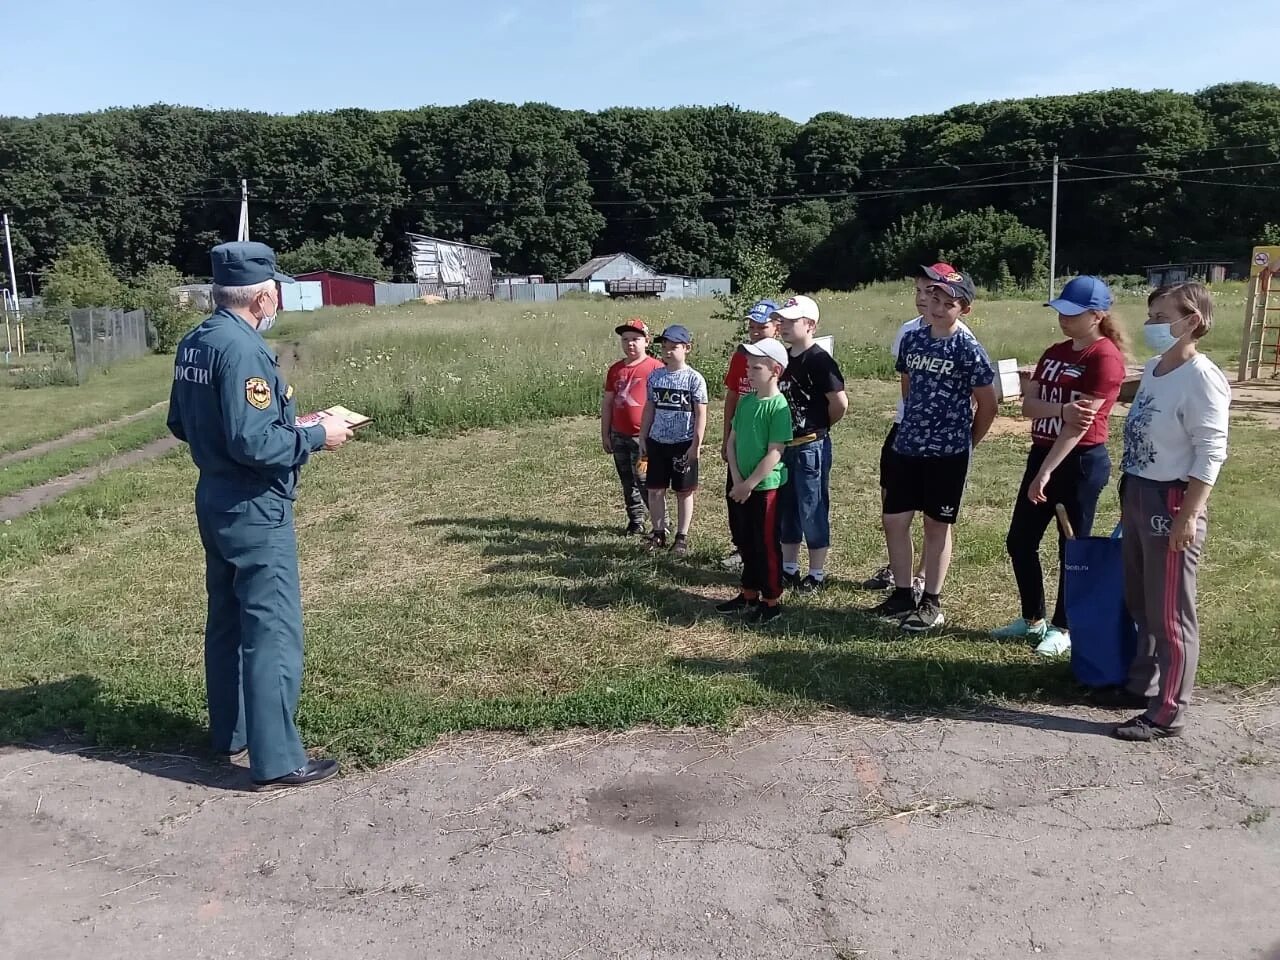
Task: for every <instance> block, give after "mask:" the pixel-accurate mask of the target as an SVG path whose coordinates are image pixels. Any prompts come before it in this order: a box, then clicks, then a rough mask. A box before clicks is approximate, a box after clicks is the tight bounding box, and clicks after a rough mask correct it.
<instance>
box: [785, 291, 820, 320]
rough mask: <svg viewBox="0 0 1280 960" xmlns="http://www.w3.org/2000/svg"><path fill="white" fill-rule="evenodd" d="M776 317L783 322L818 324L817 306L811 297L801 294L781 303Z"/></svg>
mask: <svg viewBox="0 0 1280 960" xmlns="http://www.w3.org/2000/svg"><path fill="white" fill-rule="evenodd" d="M777 316H779V317H781V318H782V319H783V320H812V321H813V322H814V323H817V322H818V305H817V304H816V303H814V302H813V298H812V297H806V296H804V295H803V294H801V295H800V296H798V297H792V298H791V299H789V300H786V301H784V302H783V304H782V306H780V307H779V308H778V309H777Z"/></svg>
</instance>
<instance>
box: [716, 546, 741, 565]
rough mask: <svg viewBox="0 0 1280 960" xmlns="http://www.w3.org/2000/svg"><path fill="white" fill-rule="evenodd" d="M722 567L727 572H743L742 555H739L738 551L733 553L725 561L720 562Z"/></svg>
mask: <svg viewBox="0 0 1280 960" xmlns="http://www.w3.org/2000/svg"><path fill="white" fill-rule="evenodd" d="M720 566H722V567H723V568H724V569H726V570H741V569H742V554H740V553H738V551H737V550H735V551H733V553H731V554H729V555H728V556H727V557H725V558H724V559H723V560H721V561H720Z"/></svg>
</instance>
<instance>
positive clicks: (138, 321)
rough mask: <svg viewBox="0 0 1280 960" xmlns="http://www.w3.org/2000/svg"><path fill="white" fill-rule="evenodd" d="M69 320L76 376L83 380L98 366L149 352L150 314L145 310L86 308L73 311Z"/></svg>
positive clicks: (106, 365)
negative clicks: (148, 321) (148, 322)
mask: <svg viewBox="0 0 1280 960" xmlns="http://www.w3.org/2000/svg"><path fill="white" fill-rule="evenodd" d="M70 321H71V347H72V350H73V352H74V353H75V363H76V377H77V378H78V379H79V380H80V382H81V383H84V381H85V379H86V378H87V377H88V375H89V373H90V372H91V371H92V370H93V369H94V368H95V367H108V366H111V365H112V364H115V363H120V362H121V361H124V360H133V359H136V358H137V357H142V356H145V355H146V354H147V352H148V348H147V317H146V314H145V312H143V311H142V310H131V311H129V312H128V313H126V312H125V311H123V310H116V309H114V308H112V307H84V308H81V309H78V310H72V311H71V316H70Z"/></svg>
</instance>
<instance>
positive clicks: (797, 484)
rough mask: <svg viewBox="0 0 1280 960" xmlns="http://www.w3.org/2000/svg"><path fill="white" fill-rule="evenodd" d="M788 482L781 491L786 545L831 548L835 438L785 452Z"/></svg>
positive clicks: (828, 436)
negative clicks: (797, 544) (833, 449)
mask: <svg viewBox="0 0 1280 960" xmlns="http://www.w3.org/2000/svg"><path fill="white" fill-rule="evenodd" d="M782 462H783V463H784V464H786V466H787V482H786V483H784V484H783V485H782V487H781V489H780V490H779V495H780V499H779V501H778V506H779V508H780V511H779V512H780V513H781V514H782V542H783V543H801V542H804V543H805V544H807V545H808V547H809V549H810V550H825V549H826V548H827V547H829V546H831V435H830V434H827V435H826V436H824V437H823V438H822V439H821V440H814V441H812V442H811V443H806V444H803V445H801V446H798V447H787V448H786V449H784V450H783V451H782Z"/></svg>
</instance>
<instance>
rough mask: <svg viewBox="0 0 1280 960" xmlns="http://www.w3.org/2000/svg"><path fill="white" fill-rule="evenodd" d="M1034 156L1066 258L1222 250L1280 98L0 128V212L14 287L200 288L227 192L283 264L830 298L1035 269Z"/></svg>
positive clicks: (998, 278)
mask: <svg viewBox="0 0 1280 960" xmlns="http://www.w3.org/2000/svg"><path fill="white" fill-rule="evenodd" d="M1055 154H1060V155H1061V156H1062V157H1063V158H1064V160H1065V165H1064V168H1063V174H1062V180H1063V182H1062V186H1061V191H1060V209H1061V217H1060V233H1059V265H1060V266H1063V267H1071V268H1075V269H1078V270H1093V271H1097V272H1105V273H1123V272H1133V271H1134V270H1135V269H1137V268H1138V267H1140V266H1142V265H1143V264H1146V263H1150V262H1158V261H1164V260H1169V259H1175V258H1185V257H1192V256H1212V257H1230V258H1235V257H1243V256H1245V254H1246V252H1247V249H1248V247H1249V245H1250V244H1251V243H1252V242H1254V240H1255V239H1256V238H1257V237H1258V235H1259V234H1260V232H1261V231H1262V230H1263V229H1264V227H1265V225H1266V224H1268V223H1280V191H1277V190H1273V189H1260V188H1262V187H1268V186H1273V185H1274V184H1272V182H1271V181H1272V179H1273V178H1272V174H1271V172H1270V170H1269V169H1268V168H1267V166H1266V164H1268V163H1273V162H1275V161H1276V160H1277V159H1278V158H1280V88H1278V87H1276V86H1272V85H1264V84H1256V83H1233V84H1224V85H1220V86H1215V87H1211V88H1208V89H1206V90H1203V91H1200V92H1199V93H1196V94H1181V93H1173V92H1169V91H1154V92H1140V91H1134V90H1112V91H1106V92H1100V93H1087V94H1080V95H1076V96H1064V97H1044V98H1036V99H1027V100H1009V101H1001V102H993V103H985V104H971V105H966V106H959V107H955V108H954V109H951V110H948V111H947V112H945V113H943V114H939V115H933V116H919V117H911V118H908V119H903V120H889V119H859V118H855V117H850V116H845V115H843V114H837V113H821V114H818V115H817V116H815V117H813V118H812V119H811V120H809V121H808V122H806V123H795V122H793V121H791V120H788V119H785V118H783V117H780V116H777V115H776V114H763V113H755V112H751V111H745V110H739V109H736V108H733V107H727V106H722V107H707V108H700V107H690V108H678V109H671V110H648V109H632V108H617V109H610V110H603V111H600V112H598V113H586V112H581V111H568V110H560V109H557V108H554V107H551V106H547V105H544V104H525V105H523V106H511V105H507V104H500V103H492V102H487V101H477V102H473V103H469V104H466V105H464V106H460V107H424V108H422V109H418V110H408V111H383V112H371V111H365V110H337V111H334V112H331V113H307V114H302V115H298V116H269V115H265V114H256V113H245V112H234V111H206V110H196V109H189V108H184V107H169V106H152V107H143V108H135V109H121V110H109V111H105V112H101V113H94V114H80V115H59V116H44V117H38V118H34V119H19V118H6V119H0V208H4V209H7V210H9V211H10V212H11V213H12V214H13V217H14V222H15V227H16V231H17V232H16V236H15V244H16V246H15V255H16V258H17V260H18V263H19V266H18V271H19V273H20V274H25V273H27V272H31V273H33V274H37V275H38V274H39V273H40V272H41V271H44V270H45V269H46V268H47V267H48V266H49V265H50V264H51V262H52V261H53V259H54V258H55V257H57V256H58V255H59V254H61V253H62V252H63V251H65V250H66V249H67V248H68V247H69V246H70V245H71V244H73V243H77V242H89V243H95V244H98V245H100V246H101V247H102V249H103V250H104V251H105V253H106V255H107V257H108V259H109V261H110V263H111V264H112V267H113V269H114V270H116V271H117V272H118V273H119V274H120V275H121V276H127V275H136V274H138V273H140V272H141V271H143V270H144V269H146V267H147V265H149V264H169V265H171V266H173V267H175V268H177V269H178V270H179V271H180V272H182V273H183V274H187V275H192V276H202V275H207V271H208V259H207V251H208V248H209V247H210V246H211V245H213V244H214V243H216V242H219V241H221V240H224V239H227V238H228V237H230V236H233V235H234V231H235V224H236V220H237V216H238V210H239V207H238V204H239V196H240V190H239V185H240V178H242V177H244V178H247V179H248V180H249V184H250V192H251V209H252V233H253V235H254V236H255V237H256V238H260V239H263V240H265V241H266V242H268V243H271V244H272V245H273V246H274V247H276V248H277V249H278V250H281V251H289V252H291V253H292V254H294V256H292V257H290V258H288V259H287V260H286V263H287V264H288V266H289V267H290V268H291V269H308V268H311V267H313V266H331V267H345V268H346V269H356V271H357V272H361V273H374V274H378V275H386V274H388V273H395V274H399V275H403V274H405V273H406V272H407V268H408V259H407V254H408V251H407V246H406V241H405V234H406V232H410V231H412V232H422V233H428V234H433V235H438V236H444V237H450V238H458V239H463V240H467V241H470V242H474V243H480V244H484V245H487V246H490V247H492V248H493V249H495V250H496V251H497V252H498V254H499V255H500V257H501V260H500V262H499V264H498V266H499V268H500V269H506V270H510V271H512V272H537V273H543V274H546V275H548V276H557V275H561V274H563V273H565V272H567V271H569V270H571V269H573V268H574V267H576V266H577V265H578V264H579V263H580V262H582V261H583V260H585V259H586V258H587V257H588V256H590V255H591V254H592V253H602V252H613V251H620V250H625V251H628V252H631V253H633V254H635V255H637V256H639V257H641V258H642V259H644V260H646V261H649V262H651V263H653V264H654V265H655V266H657V267H659V268H662V269H664V270H669V271H675V272H680V273H686V274H696V275H723V274H725V273H732V272H733V271H734V270H735V267H736V265H737V264H738V263H739V262H741V261H742V259H743V257H744V255H745V252H746V251H758V250H761V249H764V250H767V251H768V252H770V253H771V254H772V255H773V256H775V257H777V258H778V259H779V260H781V261H782V263H783V264H784V266H785V268H786V269H787V271H788V273H789V279H790V281H791V283H792V284H793V285H794V286H796V287H797V288H802V289H809V288H816V287H823V286H829V287H837V288H841V287H849V286H852V285H855V284H858V283H861V282H865V281H868V280H873V279H876V278H879V277H883V276H886V275H893V274H896V273H899V272H900V271H901V269H902V268H903V267H904V265H908V264H910V263H914V262H916V261H918V260H919V259H921V258H927V257H928V256H930V255H936V254H937V253H942V252H952V253H954V254H955V255H956V256H957V258H958V259H962V260H963V261H964V263H965V264H966V265H968V266H971V267H972V268H973V269H974V271H975V273H977V274H978V275H979V279H981V280H982V281H983V282H986V283H989V284H997V283H1000V282H1006V281H1008V280H1009V279H1012V280H1013V281H1014V282H1028V281H1029V280H1031V279H1032V277H1033V276H1037V275H1038V274H1040V273H1042V272H1043V266H1042V265H1043V261H1044V254H1045V248H1046V243H1045V228H1046V227H1047V225H1048V221H1049V188H1048V184H1047V180H1048V179H1049V173H1050V163H1051V160H1052V157H1053V156H1054V155H1055ZM1227 168H1230V169H1227ZM335 259H337V260H340V261H341V262H338V263H335V262H333V261H334V260H335ZM20 279H21V280H22V281H23V283H22V285H23V286H24V287H25V286H26V282H25V281H26V278H25V277H22V278H20Z"/></svg>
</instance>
